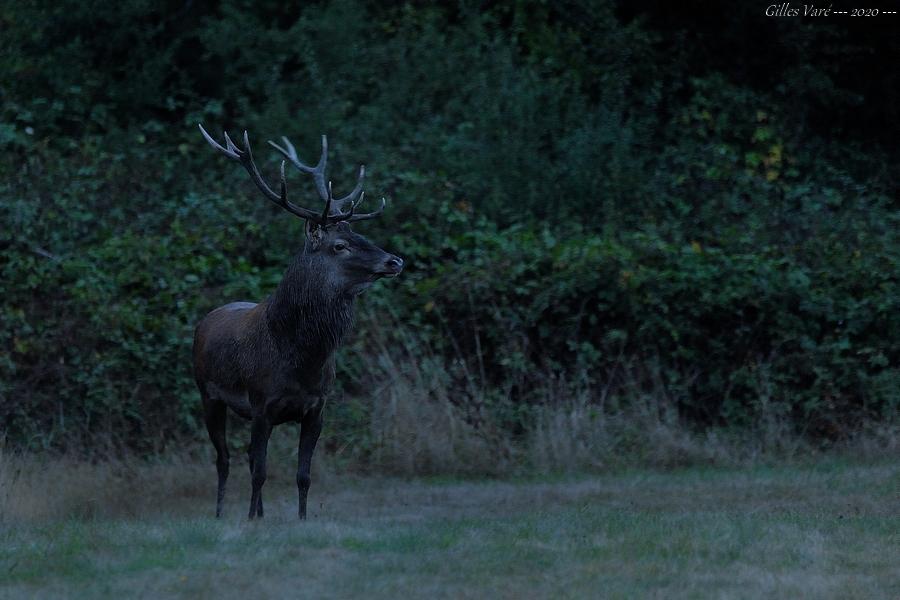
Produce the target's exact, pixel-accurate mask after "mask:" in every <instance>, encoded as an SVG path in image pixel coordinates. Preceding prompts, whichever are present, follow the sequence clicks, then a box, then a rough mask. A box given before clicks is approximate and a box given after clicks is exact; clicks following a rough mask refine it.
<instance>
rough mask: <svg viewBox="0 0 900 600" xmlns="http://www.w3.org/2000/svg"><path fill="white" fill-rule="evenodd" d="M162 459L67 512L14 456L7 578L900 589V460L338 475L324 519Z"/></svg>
mask: <svg viewBox="0 0 900 600" xmlns="http://www.w3.org/2000/svg"><path fill="white" fill-rule="evenodd" d="M13 462H14V461H10V460H7V461H6V463H5V469H6V470H7V471H8V470H9V469H10V468H11V465H12V463H13ZM19 467H21V465H19ZM92 468H93V469H99V468H101V467H90V466H84V467H83V469H85V470H89V469H92ZM144 469H146V471H145V472H142V471H141V468H136V470H135V469H134V468H133V469H132V472H131V473H130V475H129V477H131V478H132V479H131V480H130V481H132V485H130V486H128V485H126V486H123V487H120V488H118V489H117V490H114V491H110V489H108V488H111V487H115V486H113V485H112V484H110V486H105V487H104V490H101V491H104V493H106V494H107V495H106V496H103V495H100V496H98V498H99V502H101V505H97V504H94V505H91V503H90V501H89V500H90V499H87V498H81V500H78V501H75V500H72V499H71V498H70V499H69V500H67V502H69V505H68V510H70V512H71V513H72V514H74V515H76V516H71V515H69V516H66V514H64V513H60V514H56V515H53V514H52V511H51V512H48V509H47V507H48V506H52V505H53V497H52V496H53V486H52V485H48V487H47V489H45V490H43V494H44V496H46V497H44V498H42V497H41V494H40V492H41V490H36V489H32V490H30V491H29V490H28V489H25V487H23V485H22V484H21V481H24V479H23V478H21V477H20V478H19V479H18V481H19V482H20V483H19V484H17V483H16V480H14V479H13V478H12V476H11V475H9V473H7V478H6V480H0V482H3V483H5V484H6V488H7V494H6V498H5V500H4V502H5V504H4V505H3V506H4V512H3V513H2V516H3V524H2V526H0V596H3V597H10V598H20V597H21V598H26V597H28V598H32V597H47V598H62V597H76V598H78V597H83V598H103V597H123V596H124V597H138V598H144V597H146V598H159V597H183V598H203V597H209V598H237V597H240V598H243V597H248V596H250V595H253V596H254V597H281V598H287V597H316V598H318V597H350V596H357V597H361V596H364V597H367V598H396V597H404V598H434V597H437V598H440V597H449V598H482V597H499V598H532V597H553V598H557V597H564V598H565V597H569V598H583V597H610V598H633V597H660V598H693V597H715V598H801V597H805V598H842V599H844V598H865V599H870V598H900V559H898V557H900V469H898V466H897V465H895V464H890V463H887V462H883V461H880V462H877V463H874V464H872V463H870V464H860V463H854V462H846V461H840V460H837V459H827V460H825V459H823V461H821V462H818V463H812V464H807V465H804V466H796V465H795V466H791V467H788V466H783V467H752V468H744V469H735V468H732V469H713V468H702V469H699V468H695V469H684V470H677V471H669V472H659V471H628V472H622V473H618V474H610V475H601V476H597V475H594V476H564V477H558V478H555V479H551V480H546V479H545V480H541V481H538V480H533V479H527V478H526V479H515V480H502V481H498V480H479V481H464V480H449V479H448V480H439V479H430V480H429V479H418V480H399V479H383V478H371V479H369V478H352V477H348V476H337V475H333V474H332V475H328V474H324V475H323V476H322V477H320V478H319V480H318V481H317V482H316V483H315V484H314V487H313V490H312V493H311V507H310V508H311V519H310V520H309V521H307V522H305V523H302V522H298V521H297V520H296V518H295V517H294V514H295V511H296V505H295V498H294V495H293V491H292V489H291V487H290V486H289V485H288V479H289V478H287V477H284V478H283V479H278V478H274V480H272V481H271V485H269V484H267V488H266V491H267V492H268V494H267V497H266V500H267V506H266V510H267V513H266V514H267V516H266V517H265V519H264V520H263V521H261V522H248V521H247V520H246V519H245V517H244V513H245V508H246V507H245V504H246V502H247V496H248V490H247V485H246V484H247V476H246V474H245V473H243V470H241V473H237V471H238V469H236V468H235V469H233V473H234V474H233V476H232V479H233V482H231V485H230V489H229V498H228V512H227V515H226V517H225V518H223V519H221V520H218V521H217V520H215V519H214V518H211V517H210V516H209V515H210V513H211V512H212V509H213V483H214V473H213V468H212V467H211V466H202V465H182V466H181V467H178V466H177V465H176V466H175V467H174V468H173V466H171V465H169V466H165V467H151V466H148V467H144ZM50 471H51V475H52V469H51V470H50ZM89 475H90V473H88V472H87V471H85V472H82V473H81V474H80V475H79V474H77V473H76V474H75V475H74V477H76V478H77V477H84V476H89ZM69 476H73V475H72V474H71V473H69ZM166 478H171V479H169V480H167V479H166ZM184 478H187V479H197V478H199V482H196V483H195V482H191V483H179V482H183V481H184ZM57 479H59V478H57ZM138 480H143V481H144V485H137V484H135V483H134V482H136V481H138ZM110 481H112V479H111V480H110ZM147 482H149V484H148V483H147ZM200 482H202V483H200ZM17 485H18V487H19V488H20V489H19V491H18V492H12V491H11V490H14V489H15V488H16V486H17ZM65 485H67V486H69V485H71V482H69V483H66V484H65ZM129 490H131V491H130V492H129ZM98 493H99V492H98ZM129 494H132V496H129ZM116 495H118V496H119V497H118V498H116V497H115V496H116ZM48 498H49V499H48ZM94 500H97V498H94ZM17 502H24V503H31V504H30V506H18V507H17V506H15V505H16V503H17ZM41 502H44V504H43V505H42V504H41ZM79 502H80V503H79ZM48 503H49V504H48ZM107 504H109V505H107ZM41 506H43V508H42V509H41V508H40V507H41ZM91 507H92V508H91ZM29 511H31V512H29Z"/></svg>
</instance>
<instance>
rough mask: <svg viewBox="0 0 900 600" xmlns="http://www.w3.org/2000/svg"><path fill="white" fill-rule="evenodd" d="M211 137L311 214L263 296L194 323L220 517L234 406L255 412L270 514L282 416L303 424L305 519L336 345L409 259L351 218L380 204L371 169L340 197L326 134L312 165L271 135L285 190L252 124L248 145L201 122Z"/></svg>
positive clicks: (258, 479)
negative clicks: (290, 175) (372, 291)
mask: <svg viewBox="0 0 900 600" xmlns="http://www.w3.org/2000/svg"><path fill="white" fill-rule="evenodd" d="M199 127H200V132H201V133H202V135H203V137H204V139H205V140H206V141H207V142H208V143H209V144H210V145H211V146H212V147H213V148H214V149H216V150H217V151H219V152H221V153H222V154H224V155H225V156H227V157H228V158H230V159H232V160H235V161H237V162H239V163H240V164H241V165H242V166H243V167H244V169H246V171H247V172H248V173H249V175H250V179H251V180H252V181H253V183H254V184H256V187H258V188H259V190H260V191H261V192H262V194H263V196H265V197H266V198H268V199H269V200H271V201H272V202H274V203H275V204H277V205H278V206H280V207H281V208H282V209H284V210H286V211H287V212H289V213H291V214H292V215H294V216H296V217H299V218H301V219H304V220H305V222H306V225H305V239H304V240H303V244H302V247H301V249H300V250H299V252H297V253H296V254H295V255H294V257H293V259H292V260H291V262H290V264H289V266H288V267H287V270H286V271H285V273H284V276H283V277H282V279H281V281H280V283H279V284H278V286H277V287H276V289H275V290H274V291H273V292H272V293H271V295H269V297H268V298H266V299H265V300H263V301H261V302H259V303H253V302H231V303H229V304H225V305H224V306H220V307H219V308H216V309H215V310H213V311H212V312H210V313H209V314H207V315H206V316H205V317H203V319H202V320H200V322H199V323H198V324H197V327H196V329H195V331H194V345H193V370H194V379H195V381H196V383H197V388H198V389H199V391H200V397H201V400H202V403H203V415H204V420H205V423H206V429H207V433H208V434H209V439H210V441H211V442H212V444H213V446H214V447H215V450H216V473H217V475H218V487H217V492H216V517H217V518H219V517H221V516H222V508H223V504H224V500H225V485H226V482H227V480H228V469H229V454H228V446H227V443H226V436H225V431H226V417H227V414H226V413H227V411H228V409H229V408H230V409H231V411H232V412H233V413H235V414H236V415H238V416H239V417H241V418H243V419H245V420H249V421H250V446H249V449H248V451H247V455H248V458H249V466H250V475H251V496H250V510H249V519H251V520H252V519H254V518H261V517H262V516H263V500H262V488H263V484H264V483H265V481H266V452H267V448H268V442H269V436H270V435H271V433H272V428H273V427H275V426H276V425H280V424H282V423H288V422H297V423H299V424H300V434H299V437H300V440H299V444H298V449H297V492H298V515H299V517H300V519H306V514H307V512H306V504H307V496H308V494H309V488H310V483H311V477H310V467H311V465H312V456H313V452H314V451H315V448H316V443H317V442H318V439H319V434H320V433H321V431H322V415H323V411H324V408H325V401H326V396H327V393H328V391H329V389H330V388H331V386H332V384H333V382H334V378H335V351H336V350H337V349H338V347H339V346H340V345H341V342H342V340H343V339H344V337H345V336H346V335H347V334H348V333H349V331H350V329H351V327H352V324H353V311H354V302H355V300H356V297H357V296H359V295H360V294H361V293H363V292H364V291H365V290H366V289H368V288H369V287H371V286H372V284H373V283H375V282H376V281H377V280H379V279H381V278H391V277H396V276H397V275H399V274H400V272H401V271H402V270H403V259H401V258H400V257H398V256H395V255H393V254H390V253H388V252H385V251H384V250H382V249H381V248H379V247H377V246H376V245H375V244H373V243H372V242H370V241H369V240H367V239H366V238H365V237H363V236H361V235H359V234H357V233H355V232H353V230H352V229H351V228H350V224H351V223H355V222H357V221H364V220H368V219H374V218H376V217H378V216H379V215H381V213H382V212H383V211H384V207H385V200H384V198H382V199H381V206H380V208H378V209H377V210H375V211H374V212H369V213H357V212H356V209H357V208H358V207H359V205H360V204H361V203H362V201H363V198H364V196H365V193H364V192H363V185H364V179H365V174H366V169H365V166H364V165H362V166H360V168H359V176H358V178H357V183H356V187H355V188H354V189H353V191H351V192H350V193H349V194H347V195H346V196H344V197H342V198H338V199H336V198H334V197H333V196H332V189H331V182H330V181H328V182H327V183H326V168H327V164H328V140H327V138H326V136H324V135H323V136H322V152H321V155H320V158H319V162H318V163H317V164H316V166H314V167H310V166H307V165H305V164H303V163H302V162H300V160H299V158H298V156H297V152H296V149H295V148H294V146H293V145H292V144H291V142H290V141H289V140H288V139H287V138H286V137H282V138H281V140H282V143H283V146H282V145H279V144H276V143H275V142H272V141H269V144H270V145H271V146H272V147H274V148H275V149H276V150H277V151H278V152H279V153H281V155H282V156H283V157H284V160H282V161H281V181H280V190H279V191H278V192H276V191H274V190H273V189H272V188H271V187H270V186H269V185H268V183H266V181H265V179H264V178H263V176H262V175H261V174H260V172H259V169H258V168H257V166H256V164H255V163H254V161H253V154H252V151H251V149H250V140H249V137H248V135H247V132H246V131H244V139H243V142H244V143H243V147H238V146H237V145H236V144H235V143H234V142H233V141H232V140H231V138H230V137H229V136H228V133H227V132H225V133H224V136H225V145H224V146H222V145H221V144H219V143H218V142H217V141H216V140H215V139H213V138H212V136H210V135H209V134H208V133H207V132H206V130H205V129H204V128H203V125H202V124H199ZM285 162H290V163H291V164H292V165H293V166H294V167H296V168H297V169H298V170H299V171H301V172H302V173H307V174H310V175H312V178H313V181H314V183H315V188H316V191H317V193H318V195H319V198H320V199H321V200H322V201H323V202H324V208H323V209H322V210H321V211H319V210H311V209H308V208H305V207H303V206H299V205H297V204H294V203H293V202H291V201H290V200H288V193H287V183H286V180H285V173H284V167H285Z"/></svg>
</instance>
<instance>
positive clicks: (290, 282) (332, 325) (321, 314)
mask: <svg viewBox="0 0 900 600" xmlns="http://www.w3.org/2000/svg"><path fill="white" fill-rule="evenodd" d="M317 263H318V260H317V258H316V257H315V255H310V254H308V253H307V252H305V251H304V252H303V253H301V254H300V255H298V256H297V257H296V258H295V259H294V262H293V263H291V266H290V267H288V270H287V272H286V273H285V274H284V278H283V279H282V280H281V283H280V284H278V289H276V290H275V293H274V294H272V296H271V298H270V301H269V306H268V308H267V309H266V320H267V321H268V325H269V331H270V333H271V334H272V336H273V337H274V338H275V341H276V343H277V345H278V349H279V352H280V353H281V355H282V356H285V357H287V356H291V357H292V358H293V362H294V364H296V365H303V367H304V368H311V367H314V366H321V365H324V364H325V361H327V360H328V358H329V357H330V356H331V354H332V353H333V352H334V351H335V350H336V349H337V347H338V346H339V345H340V344H341V340H342V339H343V337H344V334H345V333H347V331H348V330H349V329H350V326H351V325H352V323H353V298H352V297H347V296H343V295H342V294H340V293H339V292H337V291H336V290H332V289H331V286H330V285H329V282H328V280H327V276H326V274H325V270H324V269H323V268H322V266H321V265H319V264H317Z"/></svg>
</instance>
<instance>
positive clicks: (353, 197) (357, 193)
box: [335, 165, 366, 214]
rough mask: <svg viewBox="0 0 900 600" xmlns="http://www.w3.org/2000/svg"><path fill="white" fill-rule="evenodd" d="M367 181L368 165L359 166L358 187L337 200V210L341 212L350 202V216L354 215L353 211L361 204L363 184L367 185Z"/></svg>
mask: <svg viewBox="0 0 900 600" xmlns="http://www.w3.org/2000/svg"><path fill="white" fill-rule="evenodd" d="M365 179H366V165H359V177H357V179H356V187H355V188H353V191H352V192H350V193H349V194H347V195H346V196H344V197H343V198H339V199H337V200H335V203H336V204H337V208H338V210H339V211H343V210H344V204H346V203H347V201H348V200H349V201H350V214H353V209H354V208H355V205H356V204H358V203H359V202H358V199H359V198H361V197H362V194H363V184H364V183H365Z"/></svg>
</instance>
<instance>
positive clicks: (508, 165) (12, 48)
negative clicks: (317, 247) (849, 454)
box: [0, 0, 900, 450]
mask: <svg viewBox="0 0 900 600" xmlns="http://www.w3.org/2000/svg"><path fill="white" fill-rule="evenodd" d="M876 5H877V3H876ZM885 7H888V4H887V3H885ZM765 9H766V4H765V3H761V2H750V3H746V2H745V3H707V2H687V3H684V2H680V3H672V2H665V1H662V0H660V1H654V2H640V3H630V2H629V3H616V2H611V1H610V2H605V1H599V0H598V1H595V2H578V1H571V2H542V1H538V0H524V1H522V2H515V3H491V2H459V3H456V4H449V5H444V4H432V3H427V2H412V3H406V4H393V3H389V4H385V5H382V4H380V3H376V2H364V1H356V0H338V1H333V2H302V3H301V2H297V3H289V2H278V1H274V0H272V1H262V2H260V1H256V0H254V1H252V2H251V1H249V0H246V1H223V2H203V1H190V0H188V1H186V2H185V1H180V2H158V1H153V2H151V1H147V0H125V1H123V2H120V3H117V4H116V5H115V7H114V8H113V7H111V6H110V5H109V4H108V3H100V2H54V3H34V2H21V3H13V2H6V3H3V6H2V7H0V29H2V30H3V32H4V33H3V35H2V36H0V45H2V46H0V72H2V73H3V77H2V83H0V107H2V122H0V144H2V147H3V152H2V158H0V165H2V173H3V177H2V178H0V211H2V219H3V228H2V231H0V248H2V257H0V275H2V277H0V293H2V296H3V302H2V304H0V427H2V428H3V430H4V432H5V436H6V440H7V441H8V442H9V443H10V444H12V445H13V446H15V447H55V448H63V447H68V448H77V447H83V446H89V445H90V444H91V443H92V441H91V440H93V439H96V438H97V437H100V438H102V439H104V440H106V441H109V440H112V441H115V442H117V443H124V444H127V445H129V446H132V447H134V448H136V449H138V450H144V449H152V448H160V447H162V446H164V445H165V444H166V443H168V442H169V441H171V440H178V439H183V438H185V437H191V436H198V435H201V434H202V427H201V426H199V425H198V424H197V419H198V417H199V414H200V412H199V409H200V407H199V401H198V398H197V396H196V390H195V389H194V388H193V381H192V379H191V376H190V366H189V365H190V362H189V355H190V342H191V336H192V331H193V326H194V324H195V323H196V322H197V321H198V320H199V319H200V318H201V317H202V316H203V314H205V312H206V311H208V310H209V309H211V308H213V307H215V306H218V305H220V304H222V303H223V302H225V301H230V300H260V299H262V298H263V297H265V296H266V295H267V294H268V293H269V292H271V291H272V290H273V288H274V286H275V285H276V283H277V281H278V280H279V278H280V276H281V273H282V271H283V269H284V268H285V266H286V265H287V263H288V261H289V257H290V254H291V253H292V252H294V251H296V250H297V249H298V248H299V246H300V244H301V240H302V235H303V230H302V224H301V223H300V222H299V221H297V220H296V219H291V218H289V217H288V216H287V215H285V214H284V213H283V212H282V211H279V210H277V209H276V208H274V207H273V206H272V205H271V203H269V202H267V201H265V200H264V199H262V198H261V197H259V196H258V195H257V194H256V192H255V189H254V188H253V187H252V185H251V184H250V183H249V182H248V181H246V175H245V174H244V173H243V171H242V170H241V169H240V167H237V166H236V165H234V164H231V163H228V162H227V161H224V160H222V159H221V157H220V156H217V155H216V154H215V153H213V152H212V151H211V150H210V149H209V148H208V147H207V146H206V144H205V142H203V140H202V139H201V138H200V135H199V133H198V130H197V126H196V125H197V123H199V122H202V123H203V124H204V125H205V126H207V128H208V129H209V130H210V131H212V132H218V131H221V130H222V129H226V128H227V129H228V130H229V132H230V133H232V134H235V135H237V134H239V133H240V132H241V131H242V130H243V129H247V130H248V131H249V133H250V139H251V143H252V144H253V147H254V149H255V151H256V156H257V162H258V163H259V164H260V166H261V167H262V168H263V169H264V171H265V173H266V174H267V176H269V177H271V178H274V176H275V173H276V170H277V164H278V161H277V158H278V157H277V155H275V153H274V152H270V151H269V150H270V149H269V148H268V147H267V146H266V144H265V140H267V139H277V137H278V136H280V135H282V134H284V135H288V136H290V137H291V139H292V141H293V142H294V144H295V145H296V146H297V148H298V151H299V152H300V154H301V157H305V159H306V160H314V158H315V156H317V153H318V141H317V140H318V135H319V134H321V133H327V134H328V135H329V141H330V145H331V148H332V164H333V166H332V167H331V169H332V170H331V178H332V179H333V181H334V185H335V190H336V193H340V194H344V193H346V191H349V189H350V187H351V186H352V185H353V182H354V172H353V169H354V167H355V165H357V164H359V163H362V162H365V163H366V165H367V169H368V172H369V173H370V177H369V183H368V186H367V189H368V191H369V195H370V196H371V197H372V198H373V200H371V201H370V202H371V203H373V204H374V198H377V197H380V196H381V195H384V196H386V197H387V198H388V202H389V207H388V210H387V211H386V213H385V218H384V219H382V220H381V221H380V222H372V223H371V224H368V223H367V224H365V225H363V226H360V230H361V231H362V232H363V233H365V235H366V236H367V237H370V238H371V239H373V240H377V241H379V242H380V243H381V244H382V245H383V247H385V248H389V249H390V250H391V251H393V252H396V253H398V254H400V255H401V256H403V257H404V259H405V260H406V262H407V269H406V270H405V272H404V274H403V276H402V277H401V278H400V279H398V280H396V281H394V282H392V285H390V286H379V287H377V289H374V290H372V292H370V293H369V294H367V296H365V297H364V299H363V300H362V303H361V304H362V306H361V309H362V311H361V313H360V314H359V316H358V324H357V328H356V329H357V334H356V336H355V337H354V339H353V341H352V343H351V345H350V346H349V347H348V348H347V349H346V350H345V351H344V352H343V355H342V356H343V358H342V360H341V363H340V364H341V366H340V371H341V372H340V373H339V376H338V381H339V384H340V386H341V387H340V388H339V389H338V390H337V394H338V395H339V396H340V397H341V398H344V399H345V400H347V402H346V403H344V404H343V405H342V406H343V408H340V407H338V408H337V409H336V410H337V413H336V414H337V415H338V416H339V420H340V421H341V422H342V423H343V425H344V426H346V427H349V428H352V427H353V426H354V422H361V421H362V420H364V419H365V418H366V410H367V409H366V406H367V404H366V398H367V394H368V393H369V392H370V391H371V390H373V389H375V388H377V387H378V386H382V385H390V381H391V379H392V378H393V377H396V376H397V373H396V372H395V371H396V369H397V368H398V365H399V368H401V369H402V365H403V364H404V361H411V360H419V361H430V363H431V364H436V365H440V367H439V369H437V370H436V371H435V372H438V373H440V376H439V377H436V378H435V379H434V381H433V385H441V386H443V387H444V388H445V389H446V390H449V393H448V394H447V395H448V396H449V397H451V398H453V399H454V400H453V401H454V402H456V403H458V405H459V406H461V407H463V408H464V410H465V411H467V414H469V416H470V419H471V420H473V421H475V422H477V421H478V420H479V419H483V418H486V417H485V415H486V414H490V415H493V417H494V422H496V423H502V424H503V426H504V427H506V428H507V429H508V430H509V431H512V432H515V431H519V430H521V429H522V428H523V427H525V428H527V426H528V423H527V420H528V414H529V412H528V407H530V406H535V405H537V404H540V403H542V402H546V401H547V396H546V394H545V392H546V390H547V389H548V387H554V388H556V387H559V386H562V387H565V388H566V389H569V390H580V391H585V390H587V391H588V393H589V394H594V397H597V398H598V402H599V398H600V397H601V396H602V397H604V398H606V397H607V392H610V393H611V394H612V396H615V397H617V398H619V400H618V402H619V403H620V405H619V406H618V408H622V406H621V403H627V399H628V398H629V397H633V395H634V394H636V393H637V394H658V395H661V396H664V397H665V398H666V401H667V402H670V403H671V405H672V406H674V407H675V408H676V409H677V412H678V414H679V416H680V418H681V419H682V420H683V421H684V422H685V423H687V424H690V425H691V426H696V427H701V428H702V427H709V426H725V427H738V428H739V427H751V426H753V424H754V423H756V422H758V421H759V420H760V419H769V418H777V419H781V420H783V421H785V422H787V423H790V425H791V426H792V427H793V428H794V429H795V430H796V431H797V432H798V433H801V434H804V435H807V436H810V437H811V438H814V439H835V438H840V437H843V436H846V435H850V434H852V433H853V432H855V431H858V430H859V429H860V428H861V427H864V426H866V424H867V423H872V422H878V421H879V420H881V421H883V420H884V419H895V418H896V414H897V409H898V406H900V367H898V364H900V288H898V268H900V243H898V242H900V240H898V231H900V204H898V191H900V171H898V168H897V165H898V164H900V145H898V139H900V80H898V78H900V70H898V69H896V67H895V65H896V64H897V60H898V59H900V36H898V35H897V31H898V26H900V25H898V23H900V15H895V17H894V20H891V17H888V16H884V15H882V16H878V17H872V18H867V19H865V18H856V19H852V18H850V17H830V18H823V19H812V18H773V17H766V16H765ZM304 186H305V182H303V180H302V178H295V179H292V189H293V190H296V192H295V193H300V190H304V191H305V192H308V193H309V194H310V198H313V197H315V195H314V192H313V190H312V188H311V187H309V186H305V187H304ZM385 356H390V357H392V363H391V364H392V365H394V366H393V367H391V368H388V367H387V366H386V363H385V360H384V357H385ZM600 390H602V391H603V393H602V394H601V393H600ZM595 392H596V393H595ZM617 392H621V393H617ZM626 392H627V393H626ZM429 393H431V392H430V391H429V390H428V389H423V390H422V394H423V395H425V396H427V395H428V394H429ZM354 399H356V400H357V401H355V402H354V401H353V400H354ZM339 405H340V403H339ZM608 408H609V404H604V408H603V409H604V410H605V409H608ZM341 411H343V412H341ZM362 429H363V430H364V429H365V428H362ZM360 435H361V436H364V435H365V434H364V433H362V434H360ZM358 441H360V443H364V440H358Z"/></svg>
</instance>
